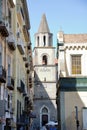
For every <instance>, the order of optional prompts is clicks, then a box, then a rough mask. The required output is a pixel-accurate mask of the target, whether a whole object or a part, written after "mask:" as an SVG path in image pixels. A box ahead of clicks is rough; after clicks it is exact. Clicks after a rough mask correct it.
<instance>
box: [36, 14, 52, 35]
mask: <svg viewBox="0 0 87 130" xmlns="http://www.w3.org/2000/svg"><path fill="white" fill-rule="evenodd" d="M38 33H50V30H49V27H48V24H47V20H46V16H45V14H43V15H42V19H41V23H40V26H39V29H38Z"/></svg>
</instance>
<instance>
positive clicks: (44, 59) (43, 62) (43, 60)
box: [42, 55, 47, 65]
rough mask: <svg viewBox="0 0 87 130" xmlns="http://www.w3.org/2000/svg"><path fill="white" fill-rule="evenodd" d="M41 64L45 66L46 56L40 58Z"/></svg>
mask: <svg viewBox="0 0 87 130" xmlns="http://www.w3.org/2000/svg"><path fill="white" fill-rule="evenodd" d="M42 64H43V65H47V56H46V55H44V56H43V57H42Z"/></svg>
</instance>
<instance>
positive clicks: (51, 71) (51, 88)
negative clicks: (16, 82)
mask: <svg viewBox="0 0 87 130" xmlns="http://www.w3.org/2000/svg"><path fill="white" fill-rule="evenodd" d="M52 37H53V34H52V33H50V30H49V27H48V23H47V20H46V16H45V14H43V16H42V19H41V23H40V26H39V29H38V32H37V33H36V34H35V47H34V112H35V113H36V118H35V119H34V121H33V128H32V129H35V128H41V127H42V126H44V125H45V124H46V123H48V122H49V121H50V120H51V121H56V120H57V110H56V65H55V47H53V38H52Z"/></svg>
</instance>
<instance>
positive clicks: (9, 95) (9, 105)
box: [8, 95, 10, 108]
mask: <svg viewBox="0 0 87 130" xmlns="http://www.w3.org/2000/svg"><path fill="white" fill-rule="evenodd" d="M8 108H10V95H8Z"/></svg>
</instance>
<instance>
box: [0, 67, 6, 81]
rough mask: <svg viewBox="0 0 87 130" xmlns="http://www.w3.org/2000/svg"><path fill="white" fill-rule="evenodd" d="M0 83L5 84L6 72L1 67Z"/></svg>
mask: <svg viewBox="0 0 87 130" xmlns="http://www.w3.org/2000/svg"><path fill="white" fill-rule="evenodd" d="M0 82H1V83H6V70H5V69H4V68H3V66H2V65H1V66H0Z"/></svg>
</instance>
